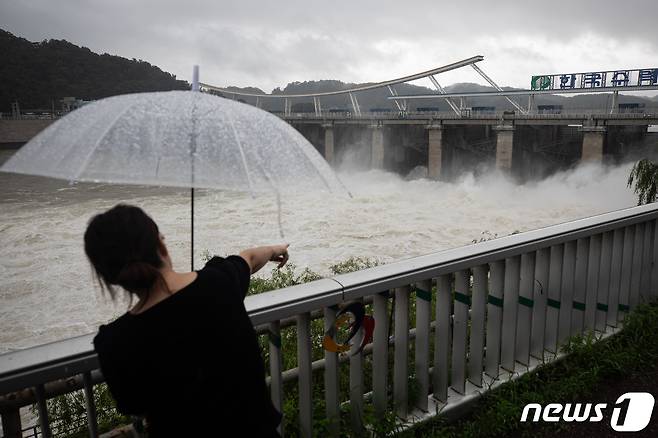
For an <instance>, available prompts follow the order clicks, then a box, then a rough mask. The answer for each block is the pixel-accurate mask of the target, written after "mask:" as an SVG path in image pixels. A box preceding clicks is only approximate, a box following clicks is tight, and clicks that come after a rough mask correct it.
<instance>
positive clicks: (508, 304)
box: [500, 256, 521, 371]
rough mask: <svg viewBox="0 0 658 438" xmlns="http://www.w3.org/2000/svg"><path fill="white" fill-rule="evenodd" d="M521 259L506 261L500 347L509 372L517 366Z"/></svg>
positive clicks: (501, 355)
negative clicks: (516, 350)
mask: <svg viewBox="0 0 658 438" xmlns="http://www.w3.org/2000/svg"><path fill="white" fill-rule="evenodd" d="M520 259H521V257H519V256H516V257H511V258H508V259H505V283H504V288H505V289H504V295H503V329H502V335H501V336H502V342H501V345H500V364H501V366H502V367H503V368H505V369H506V370H507V371H514V368H515V364H516V354H515V351H514V350H515V348H516V325H517V321H518V318H517V317H518V306H519V278H520V264H521V260H520Z"/></svg>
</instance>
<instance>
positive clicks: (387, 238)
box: [0, 151, 635, 353]
mask: <svg viewBox="0 0 658 438" xmlns="http://www.w3.org/2000/svg"><path fill="white" fill-rule="evenodd" d="M9 155H10V152H7V151H4V152H0V162H3V161H4V160H6V159H7V158H8V156H9ZM629 170H630V165H628V166H620V167H614V168H603V167H601V166H594V165H589V166H584V167H580V168H578V169H576V170H573V171H568V172H564V173H559V174H556V175H554V176H552V177H550V178H548V179H546V180H544V181H541V182H537V183H532V184H526V185H517V184H514V183H513V182H511V181H509V180H507V179H506V178H504V177H502V176H501V175H499V174H490V175H488V176H486V177H483V178H479V179H477V180H476V179H474V178H473V177H468V176H467V177H465V178H463V179H461V180H459V181H457V182H454V183H444V182H434V181H428V180H423V179H418V180H413V181H406V180H405V179H404V178H402V177H400V176H398V175H395V174H392V173H388V172H382V171H360V172H359V171H350V172H342V173H340V177H341V178H342V180H343V182H344V183H345V184H346V186H347V187H348V188H349V190H350V191H351V193H352V194H353V195H354V197H353V198H352V199H348V198H343V197H331V196H327V195H325V194H322V195H318V194H316V193H308V194H305V195H295V196H294V197H293V196H290V197H287V198H284V199H283V229H284V232H285V234H286V236H285V240H286V241H288V242H289V243H290V255H291V259H290V260H291V262H292V263H294V264H295V265H297V266H298V268H300V269H301V268H303V267H309V268H311V269H312V270H315V271H318V272H320V273H322V274H328V267H329V266H330V265H331V264H334V263H336V262H339V261H342V260H344V259H346V258H348V257H351V256H363V257H372V258H377V259H379V260H381V261H382V262H390V261H393V260H398V259H404V258H409V257H413V256H417V255H421V254H427V253H431V252H435V251H440V250H444V249H447V248H453V247H457V246H462V245H466V244H469V243H470V242H471V241H472V240H473V239H479V238H480V237H481V236H482V234H481V233H482V232H483V231H487V232H489V233H491V234H498V235H499V236H503V235H507V234H510V233H512V232H514V231H527V230H531V229H535V228H540V227H545V226H548V225H553V224H557V223H560V222H565V221H569V220H573V219H577V218H581V217H585V216H589V215H593V214H598V213H603V212H607V211H611V210H617V209H620V208H625V207H630V206H633V205H634V204H635V198H634V196H633V194H632V192H631V191H630V190H629V189H627V188H626V178H627V175H628V172H629ZM195 199H196V202H195V204H196V215H195V223H196V228H195V234H196V244H195V246H196V248H197V251H196V260H197V266H199V265H200V264H201V259H202V253H203V250H208V251H209V252H211V253H214V254H219V255H226V254H230V253H234V252H237V251H239V250H240V249H243V248H245V247H248V246H253V245H260V244H268V243H277V242H280V241H281V239H280V237H279V231H278V227H277V214H276V203H275V202H274V198H273V197H271V196H267V195H258V196H256V197H255V198H252V197H250V196H249V195H245V194H239V193H226V192H224V193H222V192H214V191H207V190H205V191H199V192H197V197H196V198H195ZM118 202H128V203H131V204H135V205H138V206H140V207H142V208H143V209H144V210H145V211H146V212H147V213H149V214H150V215H151V216H152V217H153V218H154V219H155V221H156V222H157V223H158V224H159V226H160V229H161V231H162V233H163V234H164V235H165V237H166V243H167V245H168V246H169V250H170V252H171V254H172V257H173V260H174V264H175V268H177V269H180V270H185V269H189V236H190V225H189V207H190V197H189V191H187V190H178V189H168V188H155V187H135V186H111V185H99V184H95V185H94V184H78V185H73V186H71V185H69V184H68V183H66V182H63V181H56V180H49V179H45V178H38V177H29V176H20V175H12V174H5V173H0V353H2V352H6V351H10V350H13V349H20V348H25V347H29V346H32V345H37V344H42V343H45V342H49V341H54V340H58V339H62V338H66V337H70V336H74V335H80V334H85V333H89V332H93V331H95V330H96V328H97V327H98V325H99V324H100V323H103V322H106V321H108V320H110V319H112V318H115V317H116V316H118V315H120V314H122V313H123V312H125V311H126V303H125V302H121V303H117V304H113V303H111V302H109V301H108V299H106V298H104V297H103V296H101V294H100V292H99V289H98V287H97V286H96V285H95V284H94V282H93V279H92V275H91V269H90V267H89V265H88V262H87V260H86V258H85V255H84V250H83V245H82V236H83V233H84V230H85V227H86V223H87V221H88V220H89V218H90V217H91V216H92V215H93V214H95V213H98V212H101V211H103V210H105V209H107V208H110V207H112V206H113V205H115V204H116V203H118Z"/></svg>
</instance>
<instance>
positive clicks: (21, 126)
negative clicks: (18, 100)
mask: <svg viewBox="0 0 658 438" xmlns="http://www.w3.org/2000/svg"><path fill="white" fill-rule="evenodd" d="M53 122H54V120H50V119H46V120H41V119H37V120H0V144H3V143H5V144H22V143H27V142H28V141H30V140H31V139H32V137H34V136H35V135H37V134H38V133H39V132H41V131H42V130H43V129H45V128H46V127H47V126H48V125H50V124H51V123H53Z"/></svg>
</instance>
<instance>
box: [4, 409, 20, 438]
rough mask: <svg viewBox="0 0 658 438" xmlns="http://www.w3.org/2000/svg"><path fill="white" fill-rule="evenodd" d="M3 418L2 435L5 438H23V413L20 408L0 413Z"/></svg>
mask: <svg viewBox="0 0 658 438" xmlns="http://www.w3.org/2000/svg"><path fill="white" fill-rule="evenodd" d="M0 417H2V433H3V436H4V437H5V438H22V437H23V432H22V429H23V426H22V425H21V412H20V409H19V408H12V409H7V410H4V411H2V412H0Z"/></svg>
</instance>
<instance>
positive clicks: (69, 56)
mask: <svg viewBox="0 0 658 438" xmlns="http://www.w3.org/2000/svg"><path fill="white" fill-rule="evenodd" d="M0 58H1V59H2V62H0V111H2V112H8V111H11V103H12V102H15V101H18V102H19V104H20V107H21V109H22V110H24V109H37V108H43V109H50V108H51V106H52V105H53V104H54V105H55V107H56V108H59V107H60V103H59V100H60V99H61V98H63V97H67V96H72V97H76V98H79V99H83V100H94V99H100V98H103V97H108V96H113V95H117V94H125V93H135V92H141V91H165V90H185V89H189V88H190V87H189V84H188V83H187V82H186V81H181V80H177V79H176V76H174V75H172V74H170V73H167V72H163V71H162V70H160V69H159V68H158V67H156V66H154V65H151V64H149V63H148V62H146V61H142V60H137V59H132V60H130V59H126V58H122V57H119V56H113V55H108V54H107V53H104V54H102V55H99V54H96V53H94V52H92V51H91V50H89V49H88V48H86V47H79V46H76V45H75V44H71V43H69V42H67V41H64V40H47V41H42V42H30V41H28V40H26V39H24V38H19V37H16V36H14V35H12V34H11V33H9V32H6V31H4V30H2V29H0Z"/></svg>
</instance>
